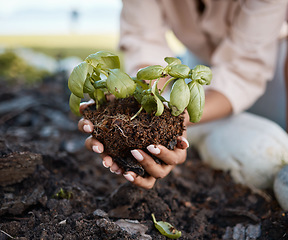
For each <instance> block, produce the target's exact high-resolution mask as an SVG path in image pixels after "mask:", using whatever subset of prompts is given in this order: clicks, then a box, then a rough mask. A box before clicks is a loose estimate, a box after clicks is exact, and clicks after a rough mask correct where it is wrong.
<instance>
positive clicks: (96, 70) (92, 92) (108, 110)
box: [68, 51, 212, 176]
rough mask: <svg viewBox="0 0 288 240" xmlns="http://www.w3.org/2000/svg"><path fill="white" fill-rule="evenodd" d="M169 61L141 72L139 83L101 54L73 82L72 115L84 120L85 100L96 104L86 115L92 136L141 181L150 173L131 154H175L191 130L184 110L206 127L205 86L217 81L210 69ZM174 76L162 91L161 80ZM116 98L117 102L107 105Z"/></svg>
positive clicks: (107, 54)
mask: <svg viewBox="0 0 288 240" xmlns="http://www.w3.org/2000/svg"><path fill="white" fill-rule="evenodd" d="M165 61H166V62H167V66H165V67H162V66H160V65H153V66H148V67H146V68H143V69H140V70H139V71H138V73H137V76H136V77H130V76H129V75H128V74H127V73H125V72H124V71H122V70H121V69H120V60H119V57H118V56H117V55H115V54H113V53H110V52H107V51H100V52H97V53H95V54H91V55H89V56H88V57H87V58H86V59H85V61H84V62H82V63H80V64H79V65H77V66H76V67H75V68H74V69H73V71H72V73H71V75H70V77H69V80H68V87H69V89H70V91H71V92H72V93H71V96H70V101H69V105H70V109H71V111H72V112H73V113H74V114H76V115H81V114H80V112H79V105H80V103H81V99H83V98H86V100H87V97H86V95H87V96H88V98H89V97H90V98H92V99H94V101H95V104H94V105H92V106H89V107H88V108H87V109H85V110H84V112H83V116H84V118H86V119H89V120H90V121H91V122H92V123H93V124H94V131H93V133H92V135H93V136H94V137H95V138H96V139H98V140H99V141H100V142H102V143H103V145H104V148H105V152H106V153H107V154H108V155H110V156H111V157H112V158H113V161H115V162H116V163H117V164H118V166H119V167H121V168H123V170H124V171H134V172H135V173H137V174H139V175H141V176H143V175H145V174H146V173H145V171H144V169H143V167H142V166H141V165H140V164H139V163H138V162H137V161H136V160H135V159H134V157H133V156H132V154H131V152H130V151H131V150H132V149H142V150H143V151H145V152H146V153H148V154H149V152H148V151H147V150H146V147H147V146H148V145H151V144H155V145H157V144H161V145H163V146H165V147H167V148H168V149H173V148H174V147H175V145H176V143H177V137H178V136H181V135H182V134H183V131H184V130H185V128H184V125H183V120H184V117H183V112H184V110H185V109H187V112H188V114H189V118H190V121H191V122H198V121H200V119H201V116H202V112H203V107H204V103H205V95H204V89H203V86H202V85H208V84H210V82H211V79H212V73H211V70H210V68H208V67H206V66H203V65H197V66H196V67H195V68H193V69H190V68H189V67H188V66H186V65H184V64H182V63H181V61H180V59H178V58H173V57H166V58H165ZM168 76H169V79H168V80H167V82H166V84H165V85H164V87H163V88H162V89H161V90H159V89H158V87H157V84H158V82H159V80H160V78H164V77H168ZM185 79H186V81H187V82H188V84H187V83H186V81H185ZM152 80H155V81H154V83H153V84H152ZM147 82H148V83H147ZM170 82H173V86H172V89H171V92H170V99H169V100H167V99H165V98H164V97H163V96H162V93H163V92H164V90H165V88H166V87H167V86H168V84H169V83H170ZM111 94H112V95H114V96H115V99H114V100H113V101H107V100H106V99H107V95H111ZM153 158H154V160H155V161H156V162H158V163H161V161H160V160H159V159H157V158H156V157H155V156H153Z"/></svg>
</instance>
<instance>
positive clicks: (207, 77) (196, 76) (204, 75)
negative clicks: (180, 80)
mask: <svg viewBox="0 0 288 240" xmlns="http://www.w3.org/2000/svg"><path fill="white" fill-rule="evenodd" d="M191 71H192V74H191V79H192V80H194V81H196V82H198V83H200V84H201V85H209V84H210V83H211V80H212V71H211V69H210V68H209V67H206V66H204V65H197V66H196V67H195V68H194V69H192V70H191Z"/></svg>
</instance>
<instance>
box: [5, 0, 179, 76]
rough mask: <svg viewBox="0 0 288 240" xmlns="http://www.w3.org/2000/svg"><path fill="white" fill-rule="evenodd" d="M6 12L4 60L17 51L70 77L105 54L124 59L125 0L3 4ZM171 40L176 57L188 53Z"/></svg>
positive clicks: (15, 1)
mask: <svg viewBox="0 0 288 240" xmlns="http://www.w3.org/2000/svg"><path fill="white" fill-rule="evenodd" d="M0 6H1V8H0V26H1V27H0V54H3V53H4V52H7V50H9V51H13V52H14V53H16V54H17V56H19V57H21V58H23V59H24V60H25V61H26V62H27V63H28V64H32V65H33V66H36V67H38V68H40V69H44V70H47V71H49V72H55V71H59V70H63V69H64V70H67V71H68V72H69V69H71V68H73V67H74V66H75V65H77V64H78V63H79V62H81V61H82V60H83V59H84V58H86V57H87V56H88V55H89V54H91V53H95V52H97V51H99V50H109V51H112V52H114V53H116V54H120V58H122V55H121V53H119V52H118V50H117V43H118V38H119V17H120V11H121V7H122V2H121V0H81V1H76V0H42V1H37V0H25V1H23V0H9V1H4V0H0ZM167 39H168V42H169V44H170V45H171V47H172V49H173V50H174V51H175V52H176V54H178V53H179V52H181V51H183V46H181V44H180V43H179V42H178V41H177V40H176V38H175V37H174V36H173V35H172V34H171V33H168V34H167ZM5 61H6V60H5ZM121 61H122V60H121ZM0 68H1V67H0Z"/></svg>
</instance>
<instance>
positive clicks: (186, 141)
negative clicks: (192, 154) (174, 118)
mask: <svg viewBox="0 0 288 240" xmlns="http://www.w3.org/2000/svg"><path fill="white" fill-rule="evenodd" d="M179 140H180V141H183V142H185V143H186V148H188V147H189V142H188V140H187V139H186V138H184V137H182V136H181V137H180V138H179ZM180 144H181V143H180ZM181 145H182V144H181Z"/></svg>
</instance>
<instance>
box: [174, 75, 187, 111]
mask: <svg viewBox="0 0 288 240" xmlns="http://www.w3.org/2000/svg"><path fill="white" fill-rule="evenodd" d="M189 99H190V90H189V87H188V85H187V84H186V83H185V80H184V79H183V78H179V79H178V80H176V81H175V82H174V84H173V86H172V90H171V93H170V102H169V107H170V109H171V114H172V115H173V116H178V115H179V114H181V113H182V112H183V111H184V110H185V108H186V107H187V105H188V103H189Z"/></svg>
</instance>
